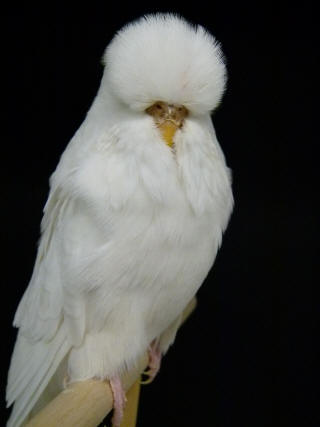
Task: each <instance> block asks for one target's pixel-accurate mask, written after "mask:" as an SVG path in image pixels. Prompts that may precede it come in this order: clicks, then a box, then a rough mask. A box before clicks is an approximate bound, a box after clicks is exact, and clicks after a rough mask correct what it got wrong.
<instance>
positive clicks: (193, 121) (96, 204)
mask: <svg viewBox="0 0 320 427" xmlns="http://www.w3.org/2000/svg"><path fill="white" fill-rule="evenodd" d="M104 62H105V72H104V75H103V78H102V82H101V86H100V89H99V91H98V94H97V97H96V98H95V100H94V102H93V105H92V107H91V109H90V110H89V112H88V114H87V117H86V119H85V121H84V122H83V124H82V125H81V127H80V128H79V130H78V131H77V132H76V134H75V136H74V137H73V139H72V140H71V142H70V143H69V145H68V147H67V148H66V150H65V152H64V153H63V155H62V157H61V160H60V163H59V165H58V167H57V169H56V171H55V172H54V174H53V175H52V177H51V180H50V188H51V189H50V194H49V198H48V201H47V204H46V206H45V209H44V217H43V221H42V224H41V232H42V235H41V240H40V244H39V250H38V255H37V259H36V263H35V267H34V272H33V275H32V278H31V281H30V283H29V286H28V288H27V290H26V292H25V294H24V296H23V298H22V300H21V302H20V305H19V307H18V310H17V313H16V316H15V320H14V325H15V326H16V327H18V328H19V333H18V337H17V342H16V346H15V349H14V353H13V356H12V361H11V366H10V370H9V379H8V386H7V401H8V405H11V404H12V403H13V402H14V408H13V412H12V415H11V417H10V420H9V421H8V426H9V427H18V426H20V425H21V424H22V423H23V422H24V421H25V420H26V418H27V417H28V415H29V414H30V412H31V410H32V409H33V408H34V407H35V406H36V408H39V407H40V406H41V405H43V404H44V403H45V401H46V400H48V399H50V398H51V397H52V396H53V395H54V394H56V393H57V392H58V391H59V390H60V389H61V388H62V383H63V378H65V377H66V375H67V376H68V380H69V381H70V382H72V381H76V380H84V379H87V378H92V377H98V378H101V379H104V378H110V377H111V376H113V375H115V374H119V373H121V372H122V371H123V370H125V369H128V368H130V366H132V364H134V362H135V361H136V360H137V358H139V357H140V356H141V354H143V353H144V352H145V351H146V349H147V347H148V345H149V344H150V342H151V341H152V340H154V339H155V338H159V337H161V334H162V333H163V331H164V330H165V329H166V328H168V326H169V325H170V324H172V323H173V322H174V321H175V320H176V319H178V318H179V315H180V314H181V312H182V311H183V309H184V307H185V306H186V305H187V303H188V302H189V301H190V299H191V298H192V297H193V296H194V294H195V293H196V291H197V290H198V288H199V287H200V285H201V283H202V282H203V280H204V279H205V277H206V275H207V273H208V271H209V270H210V268H211V266H212V264H213V262H214V259H215V256H216V253H217V250H218V247H219V245H220V243H221V238H222V232H223V231H224V229H225V228H226V226H227V223H228V219H229V216H230V213H231V210H232V206H233V197H232V191H231V178H230V173H229V170H228V168H227V167H226V164H225V160H224V156H223V153H222V151H221V149H220V147H219V144H218V142H217V139H216V135H215V132H214V128H213V126H212V122H211V119H210V112H211V111H212V110H213V109H214V108H215V107H216V106H217V104H218V102H219V101H220V99H221V96H222V94H223V91H224V86H225V79H226V77H225V76H226V73H225V66H224V64H223V61H222V55H221V51H220V48H219V46H218V45H217V43H216V42H215V40H214V39H213V37H212V36H211V35H210V34H208V33H207V32H206V31H205V30H204V29H203V28H202V27H192V26H191V25H189V24H188V23H187V22H185V21H184V20H183V19H181V18H179V17H175V16H173V15H152V16H147V17H145V18H142V19H140V20H138V21H136V22H134V23H132V24H130V25H128V26H126V27H125V28H124V29H122V30H121V31H120V32H119V33H118V34H117V35H116V36H115V38H114V39H113V41H112V42H111V44H110V45H109V47H108V48H107V50H106V53H105V55H104ZM156 101H163V102H166V103H169V104H171V103H172V104H181V105H183V106H185V107H186V108H187V109H188V111H189V114H188V116H187V117H186V118H185V121H184V124H183V126H182V127H181V128H179V129H178V130H177V132H176V133H175V136H174V147H173V148H170V147H169V146H168V145H166V144H165V143H164V141H163V138H162V136H161V134H160V132H159V129H158V128H157V126H156V124H155V122H154V120H153V118H152V117H151V116H150V115H148V114H146V112H145V110H146V109H147V108H148V107H150V105H152V104H154V103H155V102H156ZM177 327H178V321H177V322H176V325H175V326H174V327H173V328H172V330H171V333H167V334H165V335H162V338H160V346H161V350H162V351H163V352H165V351H166V350H167V349H168V347H169V345H170V344H171V343H172V341H173V340H174V336H175V332H176V328H177Z"/></svg>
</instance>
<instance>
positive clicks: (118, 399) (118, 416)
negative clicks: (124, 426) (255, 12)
mask: <svg viewBox="0 0 320 427" xmlns="http://www.w3.org/2000/svg"><path fill="white" fill-rule="evenodd" d="M110 387H111V390H112V395H113V417H112V427H120V424H121V421H122V418H123V411H124V407H125V404H126V401H127V398H126V394H125V392H124V390H123V387H122V383H121V379H120V376H119V375H116V376H114V377H112V378H111V379H110Z"/></svg>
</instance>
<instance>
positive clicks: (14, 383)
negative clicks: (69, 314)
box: [7, 327, 70, 427]
mask: <svg viewBox="0 0 320 427" xmlns="http://www.w3.org/2000/svg"><path fill="white" fill-rule="evenodd" d="M16 349H17V351H16ZM16 349H15V352H16V353H17V354H16V355H14V356H13V358H12V362H11V367H10V375H9V380H8V387H7V401H8V406H9V405H10V404H11V403H12V402H13V401H14V406H13V410H12V413H11V416H10V418H9V420H8V422H7V427H19V426H21V425H22V423H23V422H24V421H26V419H27V417H28V415H29V414H30V412H31V410H32V408H33V407H34V405H35V404H36V403H37V401H38V400H39V398H40V396H41V394H42V393H43V391H44V390H45V388H46V386H47V385H48V383H49V381H50V380H51V378H52V376H53V375H54V374H55V372H56V370H57V369H58V367H59V364H60V363H61V361H62V360H63V358H64V357H65V356H66V354H67V352H68V351H69V349H70V346H69V344H68V341H67V340H66V334H65V331H64V328H63V327H60V329H59V330H58V332H57V335H56V336H55V337H54V339H53V340H52V341H50V342H49V343H46V342H43V341H39V342H37V343H30V342H28V340H26V339H25V338H23V337H21V336H20V337H18V342H17V344H16ZM22 349H23V350H24V351H22Z"/></svg>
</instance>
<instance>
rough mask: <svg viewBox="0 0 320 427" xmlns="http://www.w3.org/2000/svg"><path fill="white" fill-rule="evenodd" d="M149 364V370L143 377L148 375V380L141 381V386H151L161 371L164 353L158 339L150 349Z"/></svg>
mask: <svg viewBox="0 0 320 427" xmlns="http://www.w3.org/2000/svg"><path fill="white" fill-rule="evenodd" d="M148 354H149V363H148V368H149V369H148V370H146V371H144V373H143V375H147V376H148V379H147V380H145V381H141V384H150V383H151V382H152V381H153V380H154V378H155V376H156V375H157V373H158V372H159V370H160V365H161V358H162V353H161V350H160V347H159V342H158V340H157V339H155V340H153V341H152V343H151V344H150V346H149V348H148Z"/></svg>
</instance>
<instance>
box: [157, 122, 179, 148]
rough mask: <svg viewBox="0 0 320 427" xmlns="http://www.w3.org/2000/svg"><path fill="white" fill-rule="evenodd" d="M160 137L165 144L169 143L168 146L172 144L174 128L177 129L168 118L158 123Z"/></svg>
mask: <svg viewBox="0 0 320 427" xmlns="http://www.w3.org/2000/svg"><path fill="white" fill-rule="evenodd" d="M158 127H159V129H160V132H161V135H162V138H163V139H164V140H165V142H166V144H167V145H169V147H172V146H173V137H174V134H175V133H176V130H177V129H178V126H177V125H175V124H174V123H173V122H171V121H170V120H166V121H164V122H163V123H161V124H159V125H158Z"/></svg>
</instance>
